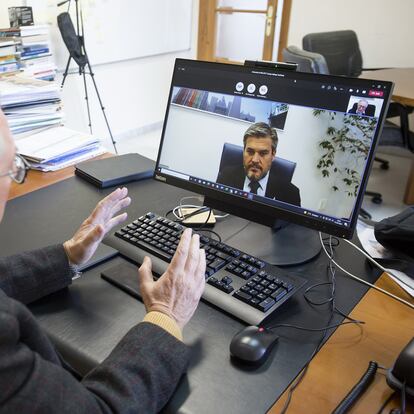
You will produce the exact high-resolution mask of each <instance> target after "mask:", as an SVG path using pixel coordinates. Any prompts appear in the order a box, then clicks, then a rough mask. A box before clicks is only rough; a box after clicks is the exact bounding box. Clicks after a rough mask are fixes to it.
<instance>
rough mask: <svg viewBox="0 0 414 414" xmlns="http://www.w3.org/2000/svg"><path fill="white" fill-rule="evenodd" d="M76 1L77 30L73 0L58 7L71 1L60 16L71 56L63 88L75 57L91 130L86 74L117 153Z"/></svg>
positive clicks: (61, 29)
mask: <svg viewBox="0 0 414 414" xmlns="http://www.w3.org/2000/svg"><path fill="white" fill-rule="evenodd" d="M74 1H75V7H76V31H75V28H74V27H73V23H72V19H71V17H70V14H69V10H70V5H71V0H64V1H62V2H60V3H58V7H60V6H63V5H64V4H66V3H69V4H68V10H67V12H66V13H61V14H60V15H59V16H58V26H59V30H60V32H61V35H62V38H63V41H64V42H65V45H66V47H67V49H68V51H69V58H68V62H67V64H66V68H65V72H64V73H63V79H62V84H61V88H62V89H63V86H64V85H65V81H66V78H67V76H68V75H69V74H70V73H69V67H70V63H71V61H72V59H73V60H74V61H75V62H76V64H77V65H78V68H79V76H82V77H83V88H84V91H85V101H86V109H87V112H88V122H89V124H88V126H89V130H90V132H91V134H92V120H91V111H90V106H89V95H88V85H87V82H86V75H90V77H91V79H92V83H93V86H94V88H95V92H96V96H97V97H98V101H99V105H100V107H101V110H102V114H103V116H104V119H105V123H106V126H107V128H108V132H109V135H110V137H111V141H112V145H113V147H114V150H115V153H116V154H118V150H117V148H116V142H115V140H114V137H113V135H112V131H111V128H110V126H109V122H108V118H107V116H106V112H105V107H104V106H103V103H102V99H101V96H100V94H99V91H98V86H97V85H96V81H95V74H94V73H93V70H92V66H91V64H90V62H89V58H88V54H87V53H86V48H85V36H84V27H83V15H82V10H81V8H80V7H79V3H80V1H79V0H74ZM86 68H87V69H88V71H86Z"/></svg>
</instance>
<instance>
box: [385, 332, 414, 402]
mask: <svg viewBox="0 0 414 414" xmlns="http://www.w3.org/2000/svg"><path fill="white" fill-rule="evenodd" d="M387 383H388V385H389V386H390V387H391V388H394V389H397V390H400V389H401V388H402V387H403V384H404V383H405V392H406V393H407V394H408V395H410V396H411V397H413V398H414V338H413V339H411V341H410V342H408V344H407V345H406V347H405V348H404V349H403V350H402V351H401V353H400V355H399V356H398V358H397V360H396V361H395V364H394V366H393V367H392V368H391V369H390V370H389V371H388V372H387Z"/></svg>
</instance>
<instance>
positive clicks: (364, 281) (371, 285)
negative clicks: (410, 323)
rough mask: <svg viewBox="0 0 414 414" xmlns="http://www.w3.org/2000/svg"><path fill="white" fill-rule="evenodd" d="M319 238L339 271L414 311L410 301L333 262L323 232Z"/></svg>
mask: <svg viewBox="0 0 414 414" xmlns="http://www.w3.org/2000/svg"><path fill="white" fill-rule="evenodd" d="M319 238H320V240H321V244H322V249H323V250H324V252H325V254H326V255H327V256H328V257H329V258H330V259H331V261H332V263H333V264H334V265H335V266H336V267H337V268H338V269H340V270H342V271H343V272H344V273H345V274H347V275H348V276H350V277H351V278H352V279H354V280H356V281H358V282H360V283H363V284H364V285H367V286H369V287H371V288H373V289H375V290H378V291H379V292H381V293H383V294H384V295H387V296H390V297H391V298H393V299H395V300H397V301H398V302H401V303H403V304H404V305H407V306H409V307H410V308H412V309H414V305H413V304H411V303H410V302H408V301H406V300H404V299H402V298H400V297H398V296H396V295H394V294H392V293H390V292H388V291H387V290H385V289H382V288H380V287H378V286H375V285H373V284H372V283H369V282H367V281H366V280H364V279H361V278H360V277H358V276H355V275H354V274H352V273H350V272H348V271H347V270H345V269H344V268H343V267H342V266H340V265H339V264H338V263H337V262H336V261H335V260H333V258H332V257H331V256H330V255H329V253H328V251H327V250H326V248H325V245H324V243H323V240H322V234H321V232H319Z"/></svg>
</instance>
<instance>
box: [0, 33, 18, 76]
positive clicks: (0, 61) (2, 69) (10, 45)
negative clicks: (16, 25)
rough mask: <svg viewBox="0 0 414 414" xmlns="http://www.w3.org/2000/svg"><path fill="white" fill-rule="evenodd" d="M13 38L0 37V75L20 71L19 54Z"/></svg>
mask: <svg viewBox="0 0 414 414" xmlns="http://www.w3.org/2000/svg"><path fill="white" fill-rule="evenodd" d="M16 45H17V43H16V41H15V40H12V39H7V38H4V37H0V75H4V74H11V73H17V72H19V71H20V64H19V60H18V59H19V54H18V52H17V47H16Z"/></svg>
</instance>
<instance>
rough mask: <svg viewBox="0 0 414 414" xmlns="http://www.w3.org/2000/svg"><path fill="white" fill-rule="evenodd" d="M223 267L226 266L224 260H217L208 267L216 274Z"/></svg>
mask: <svg viewBox="0 0 414 414" xmlns="http://www.w3.org/2000/svg"><path fill="white" fill-rule="evenodd" d="M225 265H226V262H225V261H224V260H222V259H217V260H215V261H214V262H213V263H210V264H209V267H211V268H212V269H214V270H215V271H216V272H217V271H218V270H220V269H221V268H222V267H223V266H225Z"/></svg>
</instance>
